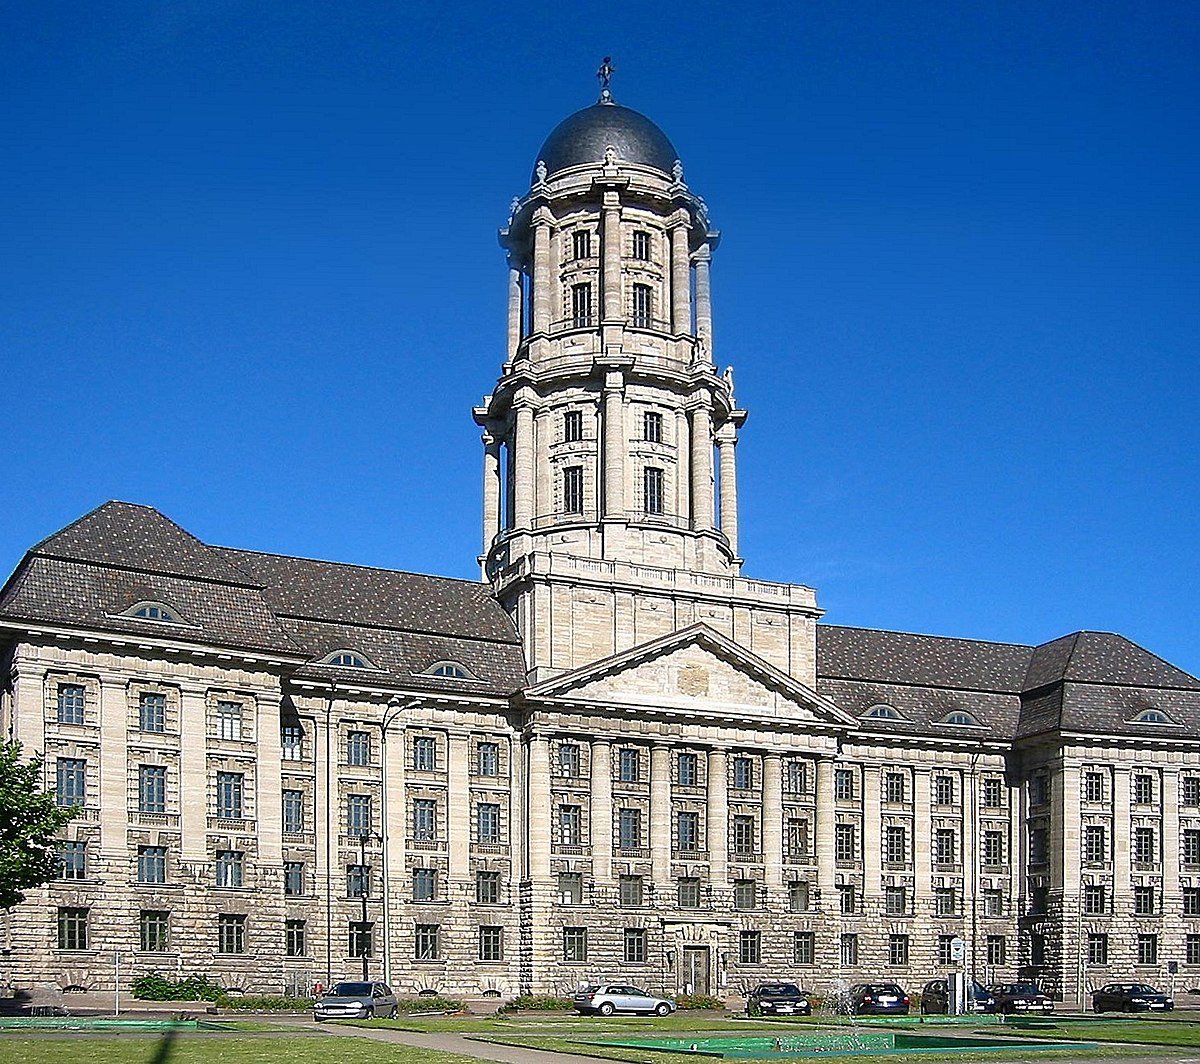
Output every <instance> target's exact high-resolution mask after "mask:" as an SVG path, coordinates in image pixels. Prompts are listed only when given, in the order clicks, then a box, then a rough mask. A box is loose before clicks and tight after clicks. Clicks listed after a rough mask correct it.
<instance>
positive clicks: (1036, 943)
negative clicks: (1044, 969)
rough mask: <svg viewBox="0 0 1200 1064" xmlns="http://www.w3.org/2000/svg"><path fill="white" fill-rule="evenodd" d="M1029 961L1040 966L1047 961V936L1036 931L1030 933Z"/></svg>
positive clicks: (1037, 966) (1036, 966)
mask: <svg viewBox="0 0 1200 1064" xmlns="http://www.w3.org/2000/svg"><path fill="white" fill-rule="evenodd" d="M1029 963H1030V964H1031V965H1033V967H1035V968H1040V967H1041V966H1042V965H1043V964H1045V963H1046V936H1045V935H1043V934H1042V933H1041V932H1038V931H1034V932H1031V933H1030V935H1029Z"/></svg>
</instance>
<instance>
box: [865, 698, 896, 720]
mask: <svg viewBox="0 0 1200 1064" xmlns="http://www.w3.org/2000/svg"><path fill="white" fill-rule="evenodd" d="M863 717H864V718H867V719H869V720H903V719H904V718H903V717H902V716H900V712H899V711H898V710H897V709H896V708H895V707H894V706H889V705H888V704H887V703H886V702H878V703H876V704H875V705H873V706H872V707H871V708H870V709H868V710H867V711H866V713H864V714H863Z"/></svg>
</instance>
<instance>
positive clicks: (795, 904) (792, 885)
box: [788, 879, 809, 913]
mask: <svg viewBox="0 0 1200 1064" xmlns="http://www.w3.org/2000/svg"><path fill="white" fill-rule="evenodd" d="M808 905H809V890H808V880H806V879H793V880H792V881H791V882H789V883H788V908H789V909H790V910H791V911H792V912H794V913H805V912H808Z"/></svg>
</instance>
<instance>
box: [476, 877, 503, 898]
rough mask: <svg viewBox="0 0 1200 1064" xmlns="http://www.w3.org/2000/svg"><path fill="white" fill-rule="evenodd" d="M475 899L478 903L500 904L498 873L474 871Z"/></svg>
mask: <svg viewBox="0 0 1200 1064" xmlns="http://www.w3.org/2000/svg"><path fill="white" fill-rule="evenodd" d="M475 901H476V903H477V904H479V905H499V904H500V873H499V872H476V873H475Z"/></svg>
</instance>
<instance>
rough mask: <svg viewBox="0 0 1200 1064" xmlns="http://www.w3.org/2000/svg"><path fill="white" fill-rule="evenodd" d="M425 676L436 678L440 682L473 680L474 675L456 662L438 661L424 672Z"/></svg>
mask: <svg viewBox="0 0 1200 1064" xmlns="http://www.w3.org/2000/svg"><path fill="white" fill-rule="evenodd" d="M425 671H426V675H427V676H436V677H438V679H441V680H474V679H475V676H474V674H473V673H472V672H471V671H470V670H469V669H468V668H467V667H466V666H465V665H460V664H459V663H458V662H457V661H439V662H436V663H435V664H433V665H431V666H430V667H429V668H428V669H426V670H425Z"/></svg>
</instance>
